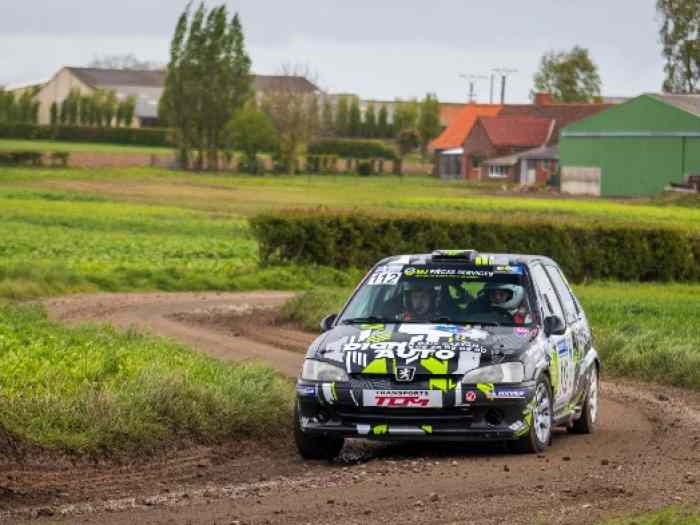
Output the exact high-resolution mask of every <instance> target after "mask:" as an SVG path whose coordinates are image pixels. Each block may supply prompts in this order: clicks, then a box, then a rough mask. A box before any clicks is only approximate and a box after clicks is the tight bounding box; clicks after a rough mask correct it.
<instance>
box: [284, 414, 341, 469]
mask: <svg viewBox="0 0 700 525" xmlns="http://www.w3.org/2000/svg"><path fill="white" fill-rule="evenodd" d="M294 441H295V443H296V445H297V450H299V454H300V455H301V457H302V458H304V459H325V460H329V461H330V460H331V459H334V458H336V457H337V456H338V454H340V450H341V449H342V448H343V444H344V442H345V440H344V439H343V438H342V437H327V436H313V435H309V434H305V433H304V432H303V431H302V429H301V420H300V419H299V408H298V406H295V407H294Z"/></svg>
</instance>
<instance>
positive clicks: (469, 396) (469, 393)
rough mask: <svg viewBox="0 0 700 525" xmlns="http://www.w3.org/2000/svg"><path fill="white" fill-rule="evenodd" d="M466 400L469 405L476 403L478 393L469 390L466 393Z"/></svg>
mask: <svg viewBox="0 0 700 525" xmlns="http://www.w3.org/2000/svg"><path fill="white" fill-rule="evenodd" d="M464 400H465V401H466V402H467V403H473V402H474V401H476V392H475V391H474V390H467V391H466V392H465V393H464Z"/></svg>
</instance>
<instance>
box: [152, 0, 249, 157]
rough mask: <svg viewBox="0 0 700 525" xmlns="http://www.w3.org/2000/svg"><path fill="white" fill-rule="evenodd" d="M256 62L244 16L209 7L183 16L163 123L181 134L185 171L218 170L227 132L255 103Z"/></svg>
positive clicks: (178, 136) (172, 58)
mask: <svg viewBox="0 0 700 525" xmlns="http://www.w3.org/2000/svg"><path fill="white" fill-rule="evenodd" d="M250 66H251V60H250V57H249V56H248V53H247V52H246V49H245V42H244V37H243V29H242V28H241V22H240V20H239V17H238V15H237V14H236V15H234V16H233V17H232V18H230V19H229V15H228V11H227V9H226V6H224V5H222V6H220V7H216V8H213V9H212V10H210V11H209V12H207V10H206V9H205V6H204V3H202V4H200V5H199V7H198V8H197V9H196V10H195V11H194V12H192V9H191V4H190V5H188V6H187V8H186V9H185V11H184V12H183V13H182V15H181V16H180V18H179V20H178V23H177V26H176V28H175V34H174V36H173V39H172V42H171V46H170V62H169V64H168V70H167V75H166V80H165V90H164V93H163V96H162V97H161V100H160V108H159V113H160V117H161V119H162V120H163V121H164V122H166V123H167V124H168V125H170V126H171V127H172V128H173V129H174V130H175V139H176V147H177V156H178V161H179V163H180V166H182V167H183V168H194V169H212V170H215V169H218V167H219V162H220V156H221V154H222V152H224V151H225V150H227V149H228V147H227V146H228V145H227V141H228V135H227V133H226V128H227V124H228V122H229V121H230V120H231V118H232V116H233V115H234V114H235V113H236V112H237V111H238V110H240V109H241V108H242V107H243V106H244V105H245V104H246V102H247V101H248V100H249V99H250V96H251V91H252V89H251V88H252V77H251V74H250Z"/></svg>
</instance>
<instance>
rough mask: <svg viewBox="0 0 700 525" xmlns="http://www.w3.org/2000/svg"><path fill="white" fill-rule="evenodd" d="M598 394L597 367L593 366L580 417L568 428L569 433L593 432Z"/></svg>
mask: <svg viewBox="0 0 700 525" xmlns="http://www.w3.org/2000/svg"><path fill="white" fill-rule="evenodd" d="M599 392H600V385H599V383H598V367H597V366H595V365H593V370H591V378H590V381H589V383H588V392H586V401H584V403H583V408H582V410H581V417H579V418H578V419H577V420H576V421H574V424H573V425H571V426H570V427H569V432H571V433H573V434H591V433H592V432H593V431H594V430H595V424H596V420H597V418H598V402H599V396H598V394H599Z"/></svg>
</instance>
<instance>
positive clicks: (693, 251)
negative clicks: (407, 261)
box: [251, 210, 700, 282]
mask: <svg viewBox="0 0 700 525" xmlns="http://www.w3.org/2000/svg"><path fill="white" fill-rule="evenodd" d="M251 226H252V229H253V232H254V235H255V236H256V238H257V240H258V243H259V250H260V258H261V262H262V263H263V264H272V263H278V262H293V263H301V264H305V263H311V264H321V265H327V266H337V267H355V268H368V267H369V266H371V265H373V264H374V263H376V262H377V261H379V260H380V259H382V258H383V257H386V256H389V255H396V254H406V253H426V252H430V251H432V250H434V249H440V248H465V249H468V248H472V249H476V250H479V251H484V252H497V253H498V252H505V253H525V254H540V255H546V256H549V257H551V258H552V259H554V260H555V261H557V262H558V263H559V264H560V265H561V266H562V268H563V269H564V271H565V273H566V275H567V276H568V277H569V279H571V280H572V281H575V282H581V281H584V280H586V279H614V280H620V281H670V280H677V281H697V280H700V237H698V236H697V235H693V234H691V233H687V232H683V231H678V230H670V229H663V228H642V227H634V226H629V227H623V226H600V225H595V226H593V225H591V226H588V225H568V226H567V225H562V224H553V223H537V222H527V223H523V222H518V223H515V222H507V221H506V222H484V221H470V220H468V219H444V218H438V217H430V216H396V217H386V216H379V215H371V214H364V213H363V214H358V213H352V214H350V213H331V212H328V211H323V210H321V211H319V210H307V211H285V212H275V213H266V214H262V215H258V216H256V217H253V218H252V219H251Z"/></svg>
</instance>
